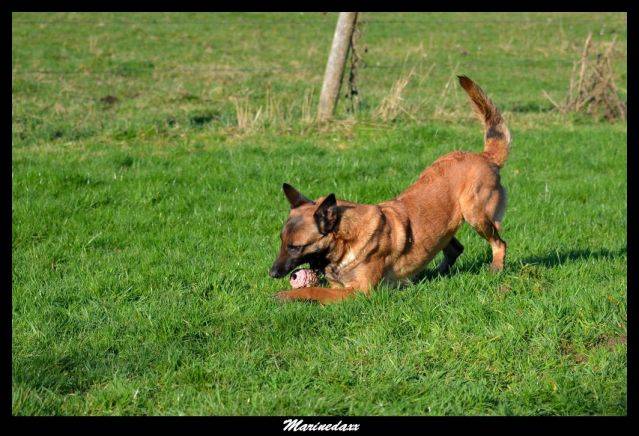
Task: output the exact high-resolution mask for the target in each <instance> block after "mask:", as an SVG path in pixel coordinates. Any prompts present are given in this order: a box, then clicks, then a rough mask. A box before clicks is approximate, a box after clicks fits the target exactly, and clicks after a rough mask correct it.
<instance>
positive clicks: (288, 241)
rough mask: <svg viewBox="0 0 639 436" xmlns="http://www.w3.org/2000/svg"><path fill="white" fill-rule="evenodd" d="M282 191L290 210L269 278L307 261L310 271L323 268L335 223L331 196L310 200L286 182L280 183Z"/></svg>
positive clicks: (337, 219)
mask: <svg viewBox="0 0 639 436" xmlns="http://www.w3.org/2000/svg"><path fill="white" fill-rule="evenodd" d="M282 188H283V189H284V195H286V198H287V199H288V202H289V203H290V204H291V211H290V212H289V214H288V219H287V220H286V222H285V223H284V227H283V228H282V231H281V232H280V239H281V240H282V244H281V246H280V253H279V255H278V256H277V259H275V262H273V266H272V267H271V270H270V271H269V275H270V276H271V277H276V278H278V277H284V276H285V275H286V274H288V273H290V272H291V271H293V269H295V268H296V267H297V266H299V265H301V264H303V263H307V262H308V263H309V264H310V266H311V268H317V269H321V268H323V267H324V266H326V263H327V262H326V258H325V256H326V253H327V251H328V250H329V248H330V244H331V241H332V237H331V235H332V233H333V232H334V231H335V230H336V229H337V225H338V221H339V216H338V210H337V200H336V199H335V195H334V194H329V195H327V196H326V197H321V198H319V199H317V200H316V201H313V200H310V199H308V198H306V197H305V196H304V195H302V194H301V193H300V192H299V191H298V190H297V189H295V188H294V187H292V186H291V185H289V184H288V183H284V185H283V186H282Z"/></svg>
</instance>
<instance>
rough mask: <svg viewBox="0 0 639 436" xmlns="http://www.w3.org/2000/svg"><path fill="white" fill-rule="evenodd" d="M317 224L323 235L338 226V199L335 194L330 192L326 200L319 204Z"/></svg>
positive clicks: (314, 215) (316, 212)
mask: <svg viewBox="0 0 639 436" xmlns="http://www.w3.org/2000/svg"><path fill="white" fill-rule="evenodd" d="M313 217H314V218H315V224H317V228H318V230H319V232H320V233H321V234H322V235H326V234H328V233H330V232H332V231H334V230H335V228H336V227H337V220H338V216H337V200H335V194H328V195H327V196H326V198H325V199H324V201H322V203H321V204H320V205H319V206H317V209H316V210H315V213H314V214H313Z"/></svg>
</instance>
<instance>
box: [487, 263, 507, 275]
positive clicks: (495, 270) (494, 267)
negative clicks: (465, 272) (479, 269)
mask: <svg viewBox="0 0 639 436" xmlns="http://www.w3.org/2000/svg"><path fill="white" fill-rule="evenodd" d="M488 270H489V271H490V272H491V273H493V274H498V273H500V272H502V271H503V270H504V266H503V265H502V266H498V265H494V264H492V263H491V264H490V267H488Z"/></svg>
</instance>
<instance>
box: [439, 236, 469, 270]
mask: <svg viewBox="0 0 639 436" xmlns="http://www.w3.org/2000/svg"><path fill="white" fill-rule="evenodd" d="M463 252H464V246H463V245H462V244H461V242H459V240H458V239H457V238H455V237H454V236H453V238H452V239H451V240H450V242H449V243H448V245H447V246H446V247H444V250H443V253H444V258H443V259H442V261H441V262H440V263H439V266H437V271H438V272H439V273H440V274H448V272H449V271H450V268H451V267H452V266H453V265H454V264H455V262H456V261H457V258H458V257H459V256H460V255H461V254H462V253H463Z"/></svg>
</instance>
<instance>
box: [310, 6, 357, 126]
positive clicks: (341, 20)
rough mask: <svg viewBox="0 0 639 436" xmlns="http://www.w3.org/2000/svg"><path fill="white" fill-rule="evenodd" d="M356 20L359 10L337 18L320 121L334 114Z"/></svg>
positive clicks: (318, 114) (323, 86) (320, 103)
mask: <svg viewBox="0 0 639 436" xmlns="http://www.w3.org/2000/svg"><path fill="white" fill-rule="evenodd" d="M356 20H357V12H340V13H339V17H338V18H337V26H336V27H335V34H334V35H333V45H332V46H331V52H330V54H329V55H328V62H326V72H325V73H324V83H323V84H322V93H321V94H320V100H319V107H318V109H317V119H318V120H319V121H327V120H329V119H330V118H331V117H332V116H333V111H334V110H335V105H336V103H337V97H338V95H339V90H340V87H341V85H342V76H343V74H344V65H345V64H346V57H347V55H348V48H349V47H350V44H351V36H352V35H353V29H354V28H355V21H356Z"/></svg>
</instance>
